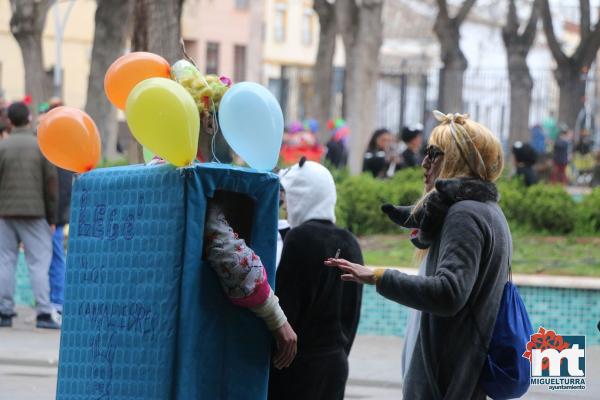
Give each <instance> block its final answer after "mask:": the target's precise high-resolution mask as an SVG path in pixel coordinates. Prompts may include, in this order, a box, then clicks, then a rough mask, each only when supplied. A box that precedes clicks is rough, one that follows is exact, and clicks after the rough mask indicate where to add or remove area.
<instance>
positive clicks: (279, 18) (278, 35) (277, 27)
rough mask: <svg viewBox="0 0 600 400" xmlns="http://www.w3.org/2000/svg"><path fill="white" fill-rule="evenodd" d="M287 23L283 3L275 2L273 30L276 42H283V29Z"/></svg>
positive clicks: (284, 29)
mask: <svg viewBox="0 0 600 400" xmlns="http://www.w3.org/2000/svg"><path fill="white" fill-rule="evenodd" d="M286 25H287V7H286V5H285V4H283V3H276V4H275V21H274V27H273V28H274V32H273V35H274V37H275V41H276V42H285V31H286Z"/></svg>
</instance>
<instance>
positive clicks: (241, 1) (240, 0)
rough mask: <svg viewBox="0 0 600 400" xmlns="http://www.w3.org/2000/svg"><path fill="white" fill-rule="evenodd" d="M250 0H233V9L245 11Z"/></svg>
mask: <svg viewBox="0 0 600 400" xmlns="http://www.w3.org/2000/svg"><path fill="white" fill-rule="evenodd" d="M249 3H250V0H235V8H237V9H238V10H247V9H248V5H249Z"/></svg>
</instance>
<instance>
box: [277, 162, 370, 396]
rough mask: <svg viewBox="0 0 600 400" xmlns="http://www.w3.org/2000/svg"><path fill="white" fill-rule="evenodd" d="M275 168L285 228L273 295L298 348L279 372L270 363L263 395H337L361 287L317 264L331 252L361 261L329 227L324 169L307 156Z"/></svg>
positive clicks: (330, 189)
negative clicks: (284, 210)
mask: <svg viewBox="0 0 600 400" xmlns="http://www.w3.org/2000/svg"><path fill="white" fill-rule="evenodd" d="M305 160H306V159H301V160H300V163H298V164H296V165H294V166H292V167H290V168H288V169H285V170H282V171H280V173H279V175H280V178H281V185H282V186H283V187H284V189H285V202H286V205H287V212H288V221H289V223H290V226H291V230H290V231H289V232H288V233H287V235H286V236H285V240H284V244H283V253H282V255H281V261H280V263H279V269H278V270H277V285H276V294H277V296H279V300H280V304H281V308H282V309H283V311H284V312H285V315H286V316H287V318H288V321H289V322H290V325H291V326H292V327H293V328H294V330H295V331H296V333H297V334H298V354H297V356H296V359H295V360H294V363H293V364H292V365H291V366H290V367H289V368H288V369H285V370H275V369H271V375H270V379H269V399H271V400H296V399H297V400H307V399H310V400H342V399H343V398H344V390H345V386H346V380H347V379H348V355H349V353H350V349H351V347H352V344H353V342H354V337H355V335H356V329H357V327H358V321H359V318H360V306H361V300H362V286H361V285H358V284H356V283H351V282H350V283H348V282H341V281H340V278H339V277H340V274H339V272H338V271H335V270H333V269H331V268H326V267H324V266H323V262H324V261H325V259H327V258H328V257H333V256H335V255H336V254H337V255H339V256H340V257H345V258H348V259H352V260H354V261H353V262H357V263H362V260H363V258H362V253H361V250H360V246H359V245H358V242H357V240H356V238H355V237H354V236H353V235H352V234H351V233H350V232H349V231H347V230H344V229H340V228H338V227H337V226H336V225H335V203H336V190H335V183H334V181H333V177H332V176H331V173H330V172H329V171H328V170H327V168H325V167H324V166H322V165H321V164H318V163H316V162H313V161H305Z"/></svg>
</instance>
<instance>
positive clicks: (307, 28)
mask: <svg viewBox="0 0 600 400" xmlns="http://www.w3.org/2000/svg"><path fill="white" fill-rule="evenodd" d="M313 35H314V32H313V11H312V10H310V9H307V10H304V14H303V15H302V44H303V45H305V46H311V45H312V43H313Z"/></svg>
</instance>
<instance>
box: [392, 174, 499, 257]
mask: <svg viewBox="0 0 600 400" xmlns="http://www.w3.org/2000/svg"><path fill="white" fill-rule="evenodd" d="M463 200H474V201H479V202H482V203H484V202H487V201H498V200H499V195H498V189H497V188H496V185H495V184H494V183H492V182H487V181H482V180H480V179H473V178H454V179H438V180H437V181H436V182H435V190H434V191H433V192H431V193H429V194H428V195H427V197H426V198H425V200H424V201H423V204H422V206H421V208H420V209H419V210H416V211H415V212H413V207H402V206H393V205H391V204H385V205H383V206H382V207H381V209H382V211H383V212H385V213H386V214H387V215H388V216H389V217H390V219H391V220H392V221H394V222H395V223H397V224H398V225H401V226H403V227H405V228H413V229H415V231H414V234H413V235H412V242H413V244H414V245H415V246H417V247H418V248H421V249H426V248H428V247H429V246H430V245H431V243H432V242H433V239H434V238H435V237H436V236H437V234H438V233H439V231H440V229H441V228H442V225H443V224H444V219H445V218H446V214H447V213H448V210H449V209H450V207H451V206H452V205H453V204H455V203H458V202H459V201H463Z"/></svg>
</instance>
